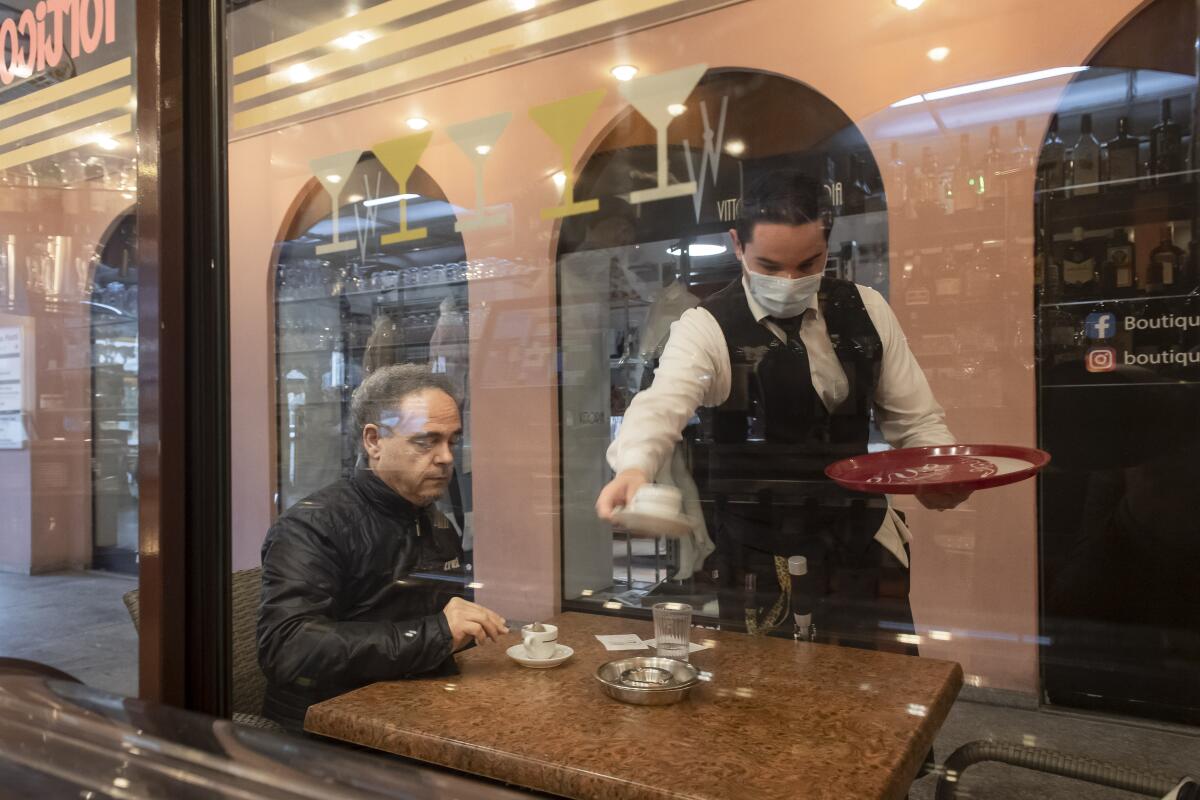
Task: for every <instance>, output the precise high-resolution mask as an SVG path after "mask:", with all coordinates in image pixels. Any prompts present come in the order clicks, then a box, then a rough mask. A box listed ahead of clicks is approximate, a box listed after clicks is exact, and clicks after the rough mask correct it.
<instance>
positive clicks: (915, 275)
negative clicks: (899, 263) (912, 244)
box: [903, 247, 942, 306]
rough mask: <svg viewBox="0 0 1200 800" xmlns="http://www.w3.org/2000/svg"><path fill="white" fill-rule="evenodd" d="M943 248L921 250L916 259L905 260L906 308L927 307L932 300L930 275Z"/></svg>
mask: <svg viewBox="0 0 1200 800" xmlns="http://www.w3.org/2000/svg"><path fill="white" fill-rule="evenodd" d="M941 252H942V248H940V247H931V248H926V249H923V250H921V252H920V253H919V254H918V255H917V256H916V257H915V258H913V257H911V253H910V254H908V255H909V256H910V257H908V258H905V260H904V278H903V280H904V304H905V305H906V306H927V305H929V302H930V300H931V299H932V294H933V293H932V292H931V291H930V290H929V275H930V272H931V271H932V268H933V265H934V264H935V263H936V258H935V256H940V255H941Z"/></svg>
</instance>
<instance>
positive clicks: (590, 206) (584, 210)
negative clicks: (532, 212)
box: [529, 89, 604, 219]
mask: <svg viewBox="0 0 1200 800" xmlns="http://www.w3.org/2000/svg"><path fill="white" fill-rule="evenodd" d="M603 99H604V90H603V89H596V90H594V91H591V92H586V93H584V94H577V95H575V96H574V97H568V98H567V99H565V100H555V101H554V102H553V103H547V104H546V105H544V106H536V107H534V108H531V109H529V116H530V117H532V118H533V121H534V122H536V123H537V125H538V127H539V128H541V129H542V131H543V132H545V134H546V135H547V136H549V137H550V138H551V139H552V140H553V141H554V143H555V144H556V145H558V150H559V153H561V154H562V171H563V175H565V176H566V181H565V182H564V183H563V192H562V200H563V203H562V205H561V206H554V207H551V208H543V209H542V219H559V218H562V217H573V216H575V215H576V214H589V213H591V212H593V211H595V210H596V209H598V208H600V201H599V200H595V199H592V200H581V201H579V202H578V203H577V202H575V175H574V174H573V173H572V171H571V154H572V153H574V152H575V143H576V142H577V141H579V137H580V136H581V135H582V134H583V128H584V126H585V125H587V121H588V120H589V119H590V118H591V116H592V114H594V113H596V109H597V108H599V107H600V101H601V100H603Z"/></svg>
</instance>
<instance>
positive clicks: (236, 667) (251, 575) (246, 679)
mask: <svg viewBox="0 0 1200 800" xmlns="http://www.w3.org/2000/svg"><path fill="white" fill-rule="evenodd" d="M261 595H262V569H261V568H259V567H255V568H254V569H243V570H239V571H238V572H235V573H233V632H232V633H233V698H232V699H233V721H234V722H237V723H240V724H242V725H250V726H253V727H255V728H264V729H267V730H282V729H281V728H280V727H279V725H277V724H276V723H274V722H272V721H271V720H269V719H266V718H265V717H263V716H261V714H262V704H263V695H264V694H265V693H266V690H267V679H266V676H264V675H263V673H262V670H261V669H260V668H259V666H258V642H257V640H256V638H255V625H256V624H257V620H258V603H259V600H260V597H261ZM123 599H124V601H125V607H126V608H127V609H129V616H130V618H131V619H132V620H133V627H134V628H137V627H138V619H139V617H140V612H139V606H138V593H137V590H136V589H134V590H133V591H132V592H127V593H126V594H125V596H124V598H123Z"/></svg>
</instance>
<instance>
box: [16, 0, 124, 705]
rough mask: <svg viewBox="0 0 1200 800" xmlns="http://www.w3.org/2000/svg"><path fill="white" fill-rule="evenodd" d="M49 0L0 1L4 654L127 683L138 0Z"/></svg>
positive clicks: (108, 683) (99, 681)
mask: <svg viewBox="0 0 1200 800" xmlns="http://www.w3.org/2000/svg"><path fill="white" fill-rule="evenodd" d="M44 6H45V4H44V3H34V2H17V3H9V4H6V5H4V6H2V7H0V124H2V133H0V475H2V476H3V477H2V479H0V508H3V509H4V513H3V514H0V596H2V597H0V603H2V604H3V606H4V608H5V613H4V614H3V617H2V618H0V654H2V655H4V656H6V657H11V658H20V659H26V660H30V661H35V662H38V663H41V664H45V665H48V666H51V667H54V668H57V669H59V670H63V671H65V672H67V673H69V674H70V675H72V676H74V677H76V678H79V679H80V680H82V681H84V682H86V683H89V684H92V685H94V686H98V687H101V688H105V689H111V690H114V691H117V692H119V693H123V694H136V692H137V634H136V631H135V628H134V625H132V624H131V622H130V616H129V612H128V611H127V610H126V606H125V604H123V603H122V596H123V595H127V593H129V592H130V591H132V590H135V589H136V588H137V580H136V578H137V570H138V566H137V554H138V375H139V371H138V305H139V299H138V283H139V282H138V267H137V229H136V223H135V215H134V212H135V192H136V176H137V163H136V151H135V146H134V139H133V136H132V127H133V110H134V108H135V101H134V96H135V83H134V71H133V64H134V61H133V59H134V58H135V57H136V53H135V46H134V45H135V42H134V30H135V20H134V3H133V2H132V1H130V2H125V0H104V2H97V3H92V4H91V5H90V6H89V8H90V11H87V10H80V4H78V3H76V4H74V5H71V4H63V6H64V8H60V9H58V10H55V11H52V12H50V15H49V16H48V17H46V16H44V15H45V8H44ZM43 17H44V20H43ZM133 608H136V602H135V603H134V606H133Z"/></svg>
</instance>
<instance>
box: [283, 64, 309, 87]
mask: <svg viewBox="0 0 1200 800" xmlns="http://www.w3.org/2000/svg"><path fill="white" fill-rule="evenodd" d="M287 76H288V80H290V81H291V82H292V83H305V82H306V81H311V80H312V79H313V71H312V70H311V69H309V68H308V67H307V66H306V65H305V64H292V65H291V66H290V67H288V70H287Z"/></svg>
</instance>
